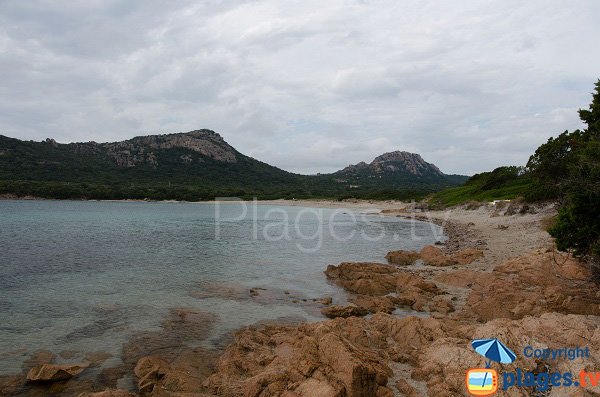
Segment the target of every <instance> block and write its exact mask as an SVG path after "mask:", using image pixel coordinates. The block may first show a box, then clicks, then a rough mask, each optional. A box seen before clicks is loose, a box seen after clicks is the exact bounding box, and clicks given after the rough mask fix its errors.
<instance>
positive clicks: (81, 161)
mask: <svg viewBox="0 0 600 397" xmlns="http://www.w3.org/2000/svg"><path fill="white" fill-rule="evenodd" d="M459 179H460V178H459ZM464 179H466V177H464ZM0 182H1V183H0V193H15V190H19V189H16V188H15V186H16V185H19V186H24V185H27V186H29V185H36V186H37V187H39V186H38V185H44V184H46V185H48V186H46V187H47V189H46V190H52V189H55V190H56V189H57V190H65V186H64V185H65V184H66V186H67V187H68V186H69V185H70V184H79V185H80V184H86V185H92V186H93V187H94V189H97V190H98V192H96V193H93V192H92V194H91V195H92V196H93V197H96V196H98V195H100V196H102V197H103V196H104V195H106V194H108V195H111V194H113V193H114V192H116V193H115V194H116V195H117V196H119V197H122V196H125V197H127V196H128V195H129V194H133V195H134V196H136V197H138V196H143V195H149V196H150V197H161V198H162V197H171V196H176V197H179V196H180V193H173V192H170V191H169V189H171V190H173V191H176V190H177V189H179V190H182V191H185V192H188V193H189V194H187V193H186V194H187V196H189V197H188V198H195V199H207V198H210V197H211V195H213V194H214V195H218V194H224V193H236V194H240V195H248V194H256V195H263V196H269V198H271V197H288V196H290V195H297V196H299V197H304V196H309V197H319V196H321V197H342V196H348V195H349V196H356V195H358V196H364V195H365V194H367V195H368V194H372V193H373V191H379V190H390V191H393V190H406V191H407V190H411V189H412V190H415V189H416V190H420V191H434V190H438V189H439V188H443V187H447V186H454V185H456V184H458V182H459V181H458V180H457V179H456V178H454V177H453V176H448V175H445V174H443V173H442V172H441V171H440V170H439V169H438V168H437V167H436V166H435V165H433V164H430V163H427V162H425V161H424V160H423V159H422V157H421V156H420V155H418V154H416V153H409V152H403V151H393V152H388V153H384V154H382V155H380V156H377V157H376V158H375V159H374V160H373V161H372V162H371V163H370V164H367V163H364V162H362V163H359V164H357V165H354V166H352V165H351V166H348V167H346V168H344V169H342V170H339V171H337V172H335V173H332V174H319V175H300V174H295V173H291V172H288V171H285V170H282V169H280V168H277V167H274V166H271V165H269V164H267V163H264V162H261V161H259V160H256V159H254V158H252V157H249V156H246V155H244V154H242V153H240V152H239V151H237V150H236V149H235V148H234V147H233V146H231V145H230V144H229V143H227V142H226V141H225V139H224V138H223V137H222V136H221V135H220V134H219V133H217V132H215V131H212V130H208V129H199V130H193V131H189V132H180V133H170V134H159V135H141V136H136V137H134V138H131V139H127V140H123V141H118V142H105V143H97V142H93V141H90V142H75V143H66V144H62V143H57V142H56V141H55V140H54V139H51V138H48V139H46V140H45V141H42V142H34V141H21V140H18V139H15V138H9V137H6V136H2V135H0ZM50 185H52V189H51V188H50V187H49V186H50ZM54 185H61V186H54ZM88 187H89V186H88ZM85 188H86V187H81V189H79V191H78V193H77V194H75V195H74V196H73V195H72V194H71V193H68V192H66V193H65V194H63V196H66V197H76V196H85V195H86V193H85V191H84V190H85ZM11 189H12V190H11ZM25 190H27V188H25ZM34 190H35V189H34ZM38 190H39V189H38ZM42 190H44V189H43V188H42ZM67 190H69V189H67ZM92 190H93V189H92ZM102 192H104V193H102ZM107 192H113V193H107ZM190 192H195V193H190ZM50 195H51V196H52V193H51V192H50ZM59 196H60V195H59ZM213 197H214V196H213Z"/></svg>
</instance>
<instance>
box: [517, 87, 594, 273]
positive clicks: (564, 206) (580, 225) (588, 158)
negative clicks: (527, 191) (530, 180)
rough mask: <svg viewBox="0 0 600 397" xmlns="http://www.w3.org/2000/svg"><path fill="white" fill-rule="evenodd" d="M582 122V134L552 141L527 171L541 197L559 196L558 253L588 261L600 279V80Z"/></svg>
mask: <svg viewBox="0 0 600 397" xmlns="http://www.w3.org/2000/svg"><path fill="white" fill-rule="evenodd" d="M579 117H580V119H581V120H582V121H583V122H584V123H585V124H586V126H587V127H586V128H585V129H584V130H583V131H580V130H575V131H573V132H571V133H569V132H568V131H565V132H563V133H562V134H560V135H559V136H558V137H557V138H550V139H549V140H548V142H547V143H545V144H543V145H541V146H540V147H539V148H538V149H537V150H536V151H535V153H534V154H533V155H532V156H531V158H530V159H529V162H528V163H527V167H528V169H529V170H530V171H531V173H532V175H533V176H534V178H535V180H536V181H537V183H538V186H539V188H540V189H541V191H542V192H544V191H545V192H552V193H553V194H555V195H558V200H559V204H560V207H559V211H558V216H557V219H556V222H555V223H554V225H553V226H552V227H551V229H550V230H549V231H550V234H551V235H552V236H553V237H555V238H556V245H557V247H558V249H560V250H571V251H572V252H573V253H574V254H575V255H577V256H580V257H583V258H585V259H588V260H589V261H590V263H591V264H592V265H593V269H594V273H595V274H596V277H598V278H599V279H600V80H598V81H597V82H596V84H595V92H594V93H593V100H592V103H591V104H590V106H589V109H580V110H579Z"/></svg>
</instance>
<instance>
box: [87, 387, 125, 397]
mask: <svg viewBox="0 0 600 397" xmlns="http://www.w3.org/2000/svg"><path fill="white" fill-rule="evenodd" d="M78 397H137V394H134V393H130V392H129V391H127V390H121V389H118V390H110V389H109V390H104V391H101V392H95V393H94V392H86V393H81V394H80V395H79V396H78Z"/></svg>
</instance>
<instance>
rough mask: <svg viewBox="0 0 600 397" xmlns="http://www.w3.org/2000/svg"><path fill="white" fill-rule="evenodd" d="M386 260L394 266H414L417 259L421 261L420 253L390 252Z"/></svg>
mask: <svg viewBox="0 0 600 397" xmlns="http://www.w3.org/2000/svg"><path fill="white" fill-rule="evenodd" d="M385 259H387V261H388V262H389V263H393V264H394V265H400V266H407V265H412V264H413V263H414V262H415V261H416V260H417V259H419V253H418V252H415V251H404V250H399V251H390V252H388V253H387V255H386V256H385Z"/></svg>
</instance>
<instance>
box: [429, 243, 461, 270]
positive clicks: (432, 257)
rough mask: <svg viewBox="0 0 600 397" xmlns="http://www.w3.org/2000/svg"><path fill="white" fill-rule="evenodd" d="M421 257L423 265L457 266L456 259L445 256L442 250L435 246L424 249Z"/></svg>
mask: <svg viewBox="0 0 600 397" xmlns="http://www.w3.org/2000/svg"><path fill="white" fill-rule="evenodd" d="M420 256H421V259H422V260H423V263H424V264H426V265H429V266H452V265H456V264H457V262H456V260H455V259H454V258H452V257H451V256H448V255H445V254H444V253H443V252H442V250H441V249H439V248H438V247H434V246H433V245H427V246H425V247H423V249H422V250H421V252H420Z"/></svg>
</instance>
